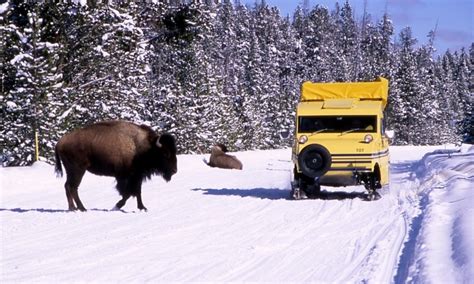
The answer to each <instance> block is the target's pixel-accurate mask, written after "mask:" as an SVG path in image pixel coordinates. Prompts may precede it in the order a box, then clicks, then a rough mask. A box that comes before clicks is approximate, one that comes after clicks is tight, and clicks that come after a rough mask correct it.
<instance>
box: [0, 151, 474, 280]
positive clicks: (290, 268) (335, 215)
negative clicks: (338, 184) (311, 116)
mask: <svg viewBox="0 0 474 284" xmlns="http://www.w3.org/2000/svg"><path fill="white" fill-rule="evenodd" d="M452 149H453V147H445V146H443V147H411V146H403V147H391V181H390V188H389V189H387V188H386V189H383V190H382V198H381V199H380V200H377V201H373V202H368V201H364V200H363V199H361V198H359V197H361V195H362V194H363V192H364V189H363V187H361V186H355V187H346V188H331V187H323V188H322V189H323V195H322V197H321V198H320V199H315V200H298V201H295V200H291V199H290V174H291V168H292V164H291V162H290V156H291V150H290V149H283V150H268V151H249V152H239V153H234V154H235V155H237V156H238V158H239V159H240V160H241V161H242V162H243V164H244V170H242V171H235V170H222V169H215V168H209V167H207V166H206V165H205V164H204V163H203V162H202V160H203V158H208V155H181V156H179V157H178V163H179V164H178V173H177V174H176V175H175V176H173V179H172V180H171V182H169V183H166V182H164V181H163V180H162V179H161V178H159V177H155V178H153V179H152V180H151V181H148V182H146V183H145V184H144V186H143V200H144V203H145V206H147V207H148V212H139V211H137V209H136V202H135V200H134V199H130V200H129V201H128V203H127V204H126V205H125V207H124V208H123V210H122V211H110V210H109V209H111V208H112V207H113V206H114V204H115V203H116V202H117V201H118V200H119V199H120V198H119V196H118V193H117V192H116V190H115V189H114V186H115V182H114V180H113V179H112V178H107V177H98V176H94V175H91V174H86V175H85V177H84V179H83V181H82V184H81V188H80V190H79V193H80V196H81V199H82V201H83V203H84V205H85V206H86V208H88V211H87V212H68V211H67V210H66V209H67V202H66V197H65V193H64V189H63V183H64V181H65V178H56V177H55V175H54V173H53V167H52V166H51V165H48V164H46V163H43V162H37V163H35V164H34V165H33V166H31V167H21V168H20V167H19V168H0V179H1V191H0V222H1V228H2V230H1V254H0V255H1V268H0V271H1V274H0V281H1V282H2V283H12V282H43V283H55V282H71V281H73V282H117V281H120V282H129V281H133V282H145V281H150V282H188V281H200V282H324V283H345V282H349V283H360V282H364V283H391V282H394V283H474V268H473V256H474V246H473V244H474V233H473V225H472V224H474V220H473V219H474V212H473V205H472V204H473V199H474V195H473V194H472V190H473V178H474V163H473V162H472V161H473V157H474V147H471V146H468V145H464V146H462V148H461V150H460V151H452Z"/></svg>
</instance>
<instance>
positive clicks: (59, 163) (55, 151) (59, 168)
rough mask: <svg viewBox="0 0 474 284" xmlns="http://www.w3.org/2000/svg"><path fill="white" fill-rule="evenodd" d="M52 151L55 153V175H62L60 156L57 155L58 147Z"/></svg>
mask: <svg viewBox="0 0 474 284" xmlns="http://www.w3.org/2000/svg"><path fill="white" fill-rule="evenodd" d="M54 153H55V155H56V166H55V168H54V171H55V172H56V176H57V177H62V176H63V168H62V165H61V157H59V153H58V149H57V148H56V149H55V150H54Z"/></svg>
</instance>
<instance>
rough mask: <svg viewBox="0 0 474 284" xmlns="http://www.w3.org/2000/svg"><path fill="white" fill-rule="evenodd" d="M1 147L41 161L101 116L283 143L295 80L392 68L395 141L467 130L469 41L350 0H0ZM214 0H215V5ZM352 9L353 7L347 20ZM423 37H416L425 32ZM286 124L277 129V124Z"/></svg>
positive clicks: (188, 141) (250, 145)
mask: <svg viewBox="0 0 474 284" xmlns="http://www.w3.org/2000/svg"><path fill="white" fill-rule="evenodd" d="M0 2H3V3H2V4H0V69H1V78H0V79H1V86H0V88H1V92H0V105H1V106H0V116H1V126H0V148H1V152H0V157H1V161H2V164H3V165H4V166H19V165H29V164H31V163H32V162H34V160H35V141H36V140H37V141H38V145H39V155H40V156H41V157H42V158H43V159H45V160H48V161H50V162H52V161H53V157H54V146H55V144H56V142H57V141H58V139H59V138H60V137H61V136H62V135H64V134H65V133H66V132H68V131H71V130H72V129H75V128H78V127H81V126H84V125H87V124H90V123H93V122H97V121H101V120H111V119H124V120H129V121H134V122H137V123H141V124H147V125H149V126H151V127H153V128H154V129H155V130H157V131H158V132H169V133H172V134H173V135H174V136H175V137H176V139H177V144H178V150H179V153H181V154H184V153H206V152H208V151H209V148H210V146H211V145H212V144H214V143H217V142H219V143H224V144H226V145H229V148H230V150H232V151H243V150H252V149H272V148H282V147H289V146H291V143H292V139H291V133H293V131H294V123H295V122H294V119H295V117H294V116H295V106H296V104H297V103H298V100H299V91H300V85H301V83H302V82H304V81H307V80H310V81H313V82H344V81H373V80H375V79H376V78H377V77H379V76H383V77H385V78H387V79H389V81H390V93H389V104H388V107H387V109H386V120H387V121H386V128H387V129H393V130H395V133H396V134H395V137H394V138H393V140H392V144H393V145H434V144H442V143H459V142H470V143H472V141H473V136H474V134H473V124H474V122H473V94H474V77H473V76H474V74H473V70H472V69H473V65H474V44H471V46H470V47H466V48H464V49H461V50H457V51H454V52H452V51H450V50H448V51H445V52H444V53H442V54H437V52H436V50H435V49H434V46H435V42H436V32H435V31H427V40H426V42H427V43H426V44H418V40H417V39H416V38H414V37H413V35H412V31H411V28H410V27H406V28H404V29H402V30H401V32H400V33H398V34H395V33H394V25H393V23H392V21H391V19H390V11H387V13H386V14H385V15H384V16H383V17H382V18H380V19H376V18H373V17H371V15H369V14H367V13H364V14H363V15H362V16H357V17H356V15H355V14H354V10H353V8H352V7H351V6H350V4H349V3H348V2H344V1H343V2H342V3H336V4H335V5H334V6H333V7H324V6H319V5H317V6H314V7H307V5H306V6H305V5H303V6H299V7H297V8H296V10H295V11H294V13H293V15H291V16H282V15H280V12H279V10H278V9H277V8H276V7H272V6H269V5H268V4H266V2H265V1H263V0H259V1H256V2H255V4H253V5H247V6H245V5H243V4H241V3H240V2H239V1H238V0H235V1H231V0H223V1H102V2H105V3H102V2H101V1H87V2H88V3H87V5H81V4H78V3H75V2H73V1H22V0H8V1H5V0H3V1H0ZM216 2H219V3H217V4H216ZM359 18H361V19H359ZM424 41H425V39H423V42H424ZM282 132H288V133H290V137H289V138H285V137H283V136H282V135H281V133H282Z"/></svg>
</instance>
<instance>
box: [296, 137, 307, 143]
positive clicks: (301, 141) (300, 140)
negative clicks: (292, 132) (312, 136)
mask: <svg viewBox="0 0 474 284" xmlns="http://www.w3.org/2000/svg"><path fill="white" fill-rule="evenodd" d="M298 142H299V143H300V144H304V143H306V142H308V136H306V135H301V137H300V139H298Z"/></svg>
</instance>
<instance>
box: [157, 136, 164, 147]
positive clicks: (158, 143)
mask: <svg viewBox="0 0 474 284" xmlns="http://www.w3.org/2000/svg"><path fill="white" fill-rule="evenodd" d="M162 146H163V145H161V143H160V137H159V136H158V139H156V147H158V148H161V147H162Z"/></svg>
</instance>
